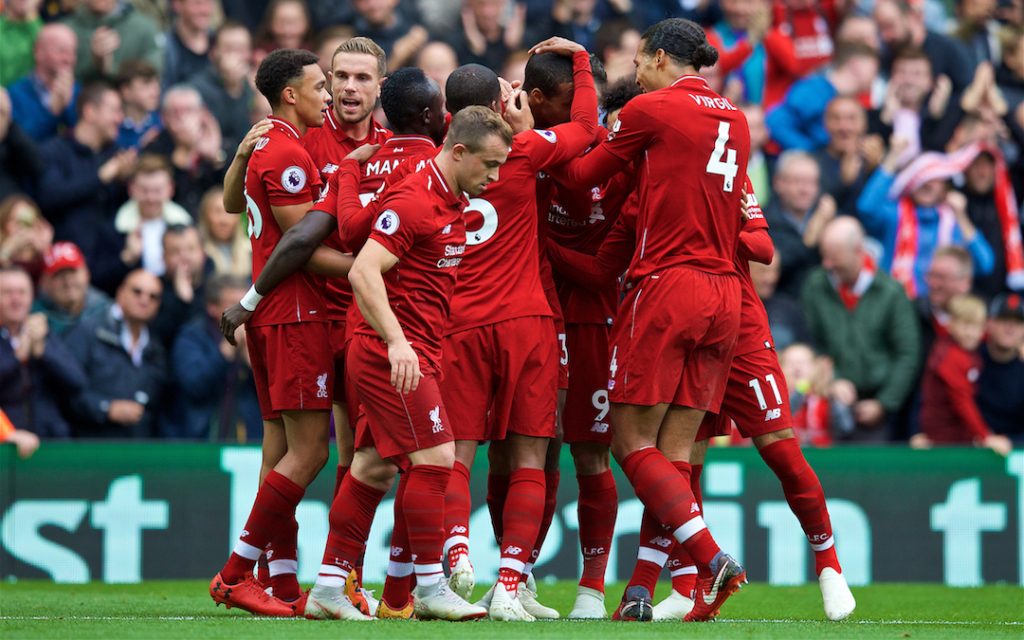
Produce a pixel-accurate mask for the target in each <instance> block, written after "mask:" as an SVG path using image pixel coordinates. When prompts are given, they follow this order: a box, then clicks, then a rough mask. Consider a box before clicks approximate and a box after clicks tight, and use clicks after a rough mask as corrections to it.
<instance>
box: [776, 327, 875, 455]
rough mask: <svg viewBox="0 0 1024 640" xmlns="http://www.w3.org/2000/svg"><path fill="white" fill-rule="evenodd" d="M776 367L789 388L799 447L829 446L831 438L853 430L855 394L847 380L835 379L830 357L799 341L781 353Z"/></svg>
mask: <svg viewBox="0 0 1024 640" xmlns="http://www.w3.org/2000/svg"><path fill="white" fill-rule="evenodd" d="M779 364H780V365H782V372H783V373H784V374H785V375H786V384H787V385H788V386H789V404H790V408H791V410H792V412H793V430H794V431H796V437H797V438H798V439H799V440H800V442H801V444H803V445H805V446H812V447H829V446H832V443H833V439H834V438H841V437H842V436H843V434H845V433H848V432H850V431H852V430H853V427H854V423H853V413H852V406H853V402H854V401H855V400H856V399H857V398H856V394H857V392H856V391H854V390H853V389H852V385H850V384H849V383H848V382H847V381H844V380H838V381H837V380H835V374H834V372H833V368H832V361H831V360H830V359H829V358H826V357H824V356H817V355H815V353H814V350H813V349H811V348H810V347H809V346H807V345H806V344H803V343H800V342H798V343H794V344H792V345H790V346H788V347H786V348H785V349H783V350H782V353H780V354H779ZM844 383H845V384H844Z"/></svg>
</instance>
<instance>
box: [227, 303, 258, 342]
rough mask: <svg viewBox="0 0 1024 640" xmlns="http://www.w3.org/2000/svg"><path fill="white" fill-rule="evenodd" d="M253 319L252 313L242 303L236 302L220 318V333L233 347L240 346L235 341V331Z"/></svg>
mask: <svg viewBox="0 0 1024 640" xmlns="http://www.w3.org/2000/svg"><path fill="white" fill-rule="evenodd" d="M251 317H252V311H249V310H247V309H246V308H245V307H243V306H242V304H241V303H238V302H236V303H235V304H233V305H231V306H230V307H228V309H227V310H226V311H225V312H224V313H223V314H221V316H220V332H221V334H222V335H223V336H224V339H225V340H227V341H228V342H230V343H231V344H232V345H233V346H238V342H237V341H236V340H235V331H236V330H237V329H238V327H240V326H242V325H243V324H245V323H246V322H248V321H249V318H251Z"/></svg>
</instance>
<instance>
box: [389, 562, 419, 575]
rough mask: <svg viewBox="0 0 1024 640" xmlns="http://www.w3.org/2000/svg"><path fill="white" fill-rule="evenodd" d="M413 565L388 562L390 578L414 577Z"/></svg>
mask: <svg viewBox="0 0 1024 640" xmlns="http://www.w3.org/2000/svg"><path fill="white" fill-rule="evenodd" d="M412 572H413V564H412V563H411V562H395V561H394V560H391V561H390V562H388V577H389V578H407V577H409V576H411V575H412Z"/></svg>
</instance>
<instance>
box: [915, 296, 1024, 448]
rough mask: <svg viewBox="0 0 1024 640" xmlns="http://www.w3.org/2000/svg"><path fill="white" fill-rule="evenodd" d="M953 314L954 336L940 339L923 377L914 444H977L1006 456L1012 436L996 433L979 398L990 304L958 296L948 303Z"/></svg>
mask: <svg viewBox="0 0 1024 640" xmlns="http://www.w3.org/2000/svg"><path fill="white" fill-rule="evenodd" d="M949 316H950V319H949V335H947V336H943V337H941V338H939V339H938V340H937V341H936V342H935V346H933V347H932V351H931V353H930V354H929V356H928V364H927V365H926V367H925V371H924V376H923V377H922V380H921V433H918V434H916V435H915V436H914V437H912V438H911V439H910V445H911V446H912V447H916V448H926V447H929V446H931V445H933V444H970V443H974V444H976V445H979V446H984V447H988V448H990V449H992V450H994V451H996V452H998V453H999V454H1000V455H1003V456H1005V455H1007V454H1009V453H1010V450H1011V449H1012V448H1013V445H1012V444H1011V442H1010V439H1009V438H1007V437H1006V436H1002V435H997V434H993V433H992V431H991V429H990V428H989V426H988V424H986V422H985V418H984V417H983V416H982V415H981V410H980V409H979V408H978V403H977V401H976V400H975V388H976V382H977V380H978V377H979V376H980V375H981V366H982V362H981V356H980V355H978V347H979V346H981V340H982V337H983V336H984V335H985V319H986V318H985V303H984V302H983V301H982V300H981V298H978V297H976V296H972V295H960V296H956V297H955V298H953V299H952V300H950V302H949Z"/></svg>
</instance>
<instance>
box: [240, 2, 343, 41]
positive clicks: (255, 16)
mask: <svg viewBox="0 0 1024 640" xmlns="http://www.w3.org/2000/svg"><path fill="white" fill-rule="evenodd" d="M221 4H222V5H223V6H224V16H225V17H226V18H229V19H231V20H234V21H235V22H241V23H242V24H244V25H245V26H247V27H249V31H251V32H253V33H255V32H256V31H258V30H259V28H260V24H261V23H262V22H263V18H264V17H265V16H266V15H267V8H268V7H269V6H270V0H221ZM333 4H337V2H334V3H333Z"/></svg>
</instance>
